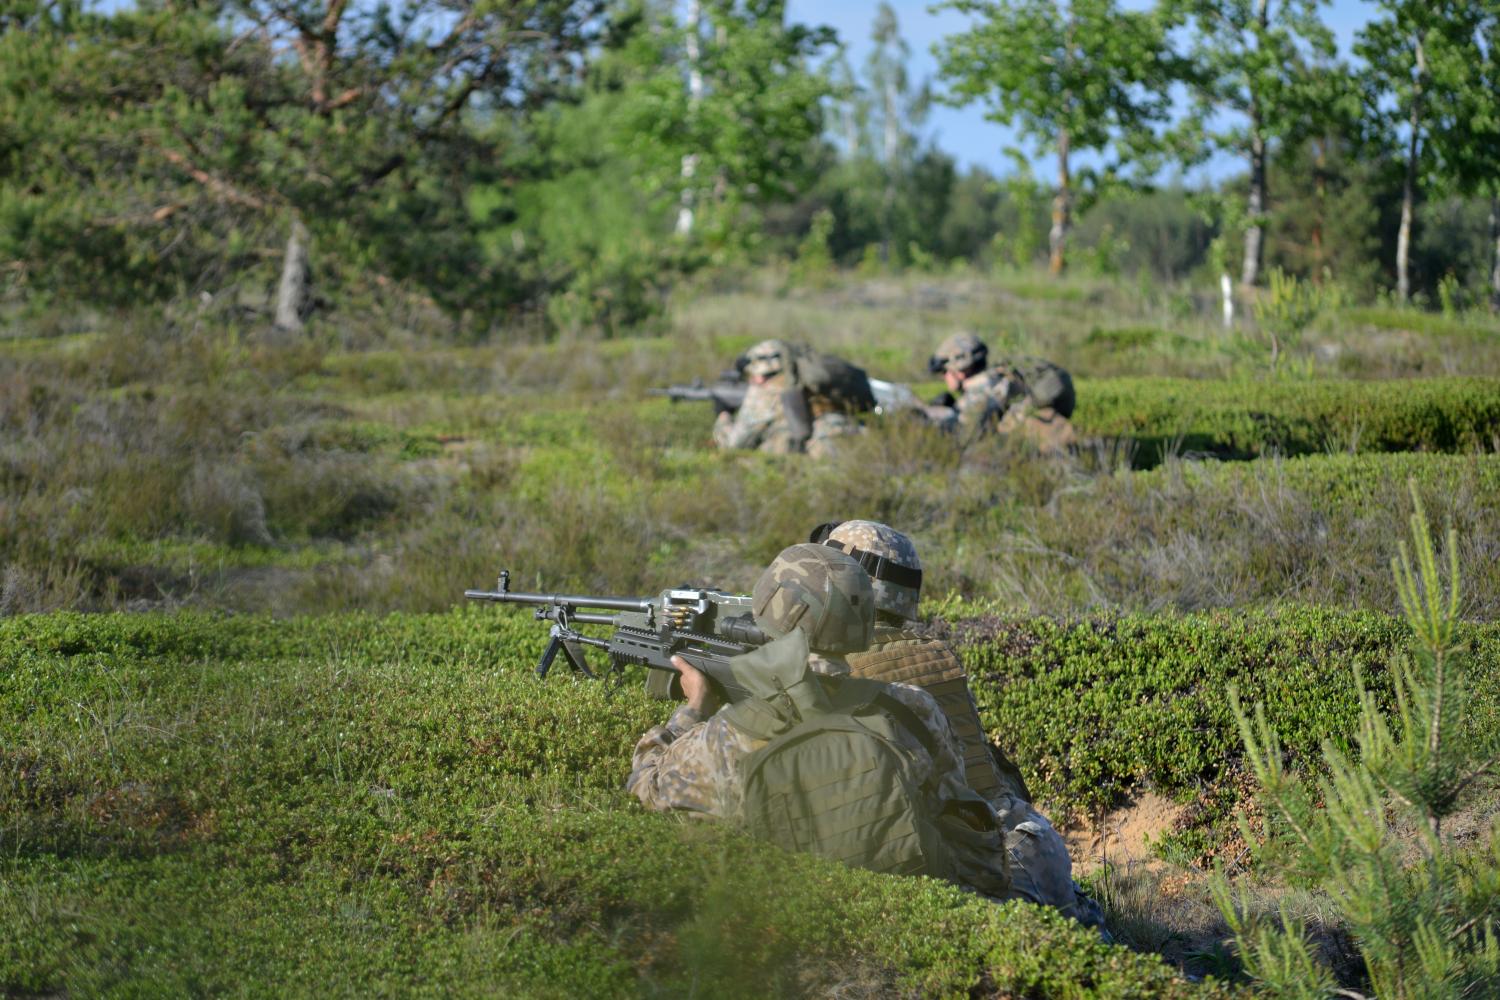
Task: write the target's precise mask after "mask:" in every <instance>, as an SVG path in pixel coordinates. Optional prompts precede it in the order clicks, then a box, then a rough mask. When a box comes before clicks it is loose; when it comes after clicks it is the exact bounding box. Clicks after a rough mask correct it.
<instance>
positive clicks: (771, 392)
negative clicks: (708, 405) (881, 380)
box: [714, 340, 875, 456]
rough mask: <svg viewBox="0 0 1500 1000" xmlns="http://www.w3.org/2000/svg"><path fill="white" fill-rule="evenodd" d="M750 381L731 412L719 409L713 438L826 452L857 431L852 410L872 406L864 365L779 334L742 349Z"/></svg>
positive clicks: (783, 450)
mask: <svg viewBox="0 0 1500 1000" xmlns="http://www.w3.org/2000/svg"><path fill="white" fill-rule="evenodd" d="M744 360H745V365H744V373H745V377H746V379H747V380H748V381H749V383H750V385H749V388H748V389H747V390H746V391H745V399H744V402H743V403H742V404H741V405H740V407H739V410H738V411H736V412H734V413H729V412H722V411H721V412H720V413H719V415H718V418H717V419H716V420H715V423H714V443H715V444H717V445H718V446H719V447H721V448H748V449H757V450H760V451H767V452H771V453H773V454H779V455H787V454H793V453H797V452H806V453H807V454H809V455H813V456H819V455H823V454H826V453H828V451H829V450H830V449H831V448H832V447H833V446H834V442H835V441H836V440H837V439H838V438H840V437H843V436H845V435H848V434H857V433H859V431H860V429H861V428H860V424H859V421H858V420H856V419H855V414H858V413H868V412H870V411H872V410H874V409H875V395H874V392H873V390H872V389H871V388H870V380H869V378H868V377H867V376H866V375H865V373H864V371H863V369H860V368H857V367H855V366H854V365H851V364H849V363H848V362H847V361H844V360H842V359H840V358H834V357H829V356H827V355H823V354H817V353H815V352H814V351H812V350H810V349H809V348H806V347H803V346H801V345H796V344H789V343H787V342H786V341H784V340H765V341H761V342H760V343H759V344H756V345H755V346H754V347H752V348H750V350H748V351H746V352H745V357H744Z"/></svg>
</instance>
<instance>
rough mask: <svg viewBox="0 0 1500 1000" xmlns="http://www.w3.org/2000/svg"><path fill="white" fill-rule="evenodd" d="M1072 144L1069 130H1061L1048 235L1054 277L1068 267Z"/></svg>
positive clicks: (1071, 205) (1071, 208)
mask: <svg viewBox="0 0 1500 1000" xmlns="http://www.w3.org/2000/svg"><path fill="white" fill-rule="evenodd" d="M1071 142H1072V136H1070V135H1069V134H1068V130H1067V129H1061V130H1059V131H1058V133H1057V197H1055V198H1053V199H1052V229H1051V231H1050V232H1049V233H1048V234H1047V240H1048V244H1049V249H1050V251H1051V252H1050V254H1049V256H1048V259H1047V270H1048V271H1050V272H1051V273H1052V274H1053V275H1060V274H1062V273H1063V268H1064V267H1066V266H1067V260H1066V257H1065V254H1066V251H1067V244H1068V230H1069V229H1070V228H1072V225H1073V215H1072V212H1073V190H1072V187H1071V176H1070V175H1069V173H1068V153H1069V148H1070V145H1071Z"/></svg>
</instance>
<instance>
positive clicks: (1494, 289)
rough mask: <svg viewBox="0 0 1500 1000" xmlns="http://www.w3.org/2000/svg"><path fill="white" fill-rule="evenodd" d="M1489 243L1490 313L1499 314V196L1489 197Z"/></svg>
mask: <svg viewBox="0 0 1500 1000" xmlns="http://www.w3.org/2000/svg"><path fill="white" fill-rule="evenodd" d="M1490 243H1491V244H1492V245H1493V246H1494V248H1495V255H1494V257H1493V258H1492V259H1491V260H1490V312H1492V313H1500V194H1496V195H1492V196H1491V197H1490Z"/></svg>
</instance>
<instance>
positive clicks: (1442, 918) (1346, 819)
mask: <svg viewBox="0 0 1500 1000" xmlns="http://www.w3.org/2000/svg"><path fill="white" fill-rule="evenodd" d="M1412 500H1413V502H1414V505H1415V508H1416V509H1415V512H1414V513H1413V514H1412V518H1411V528H1412V548H1411V549H1410V550H1408V548H1407V547H1406V545H1405V544H1404V543H1403V544H1401V546H1400V554H1399V556H1397V557H1396V558H1393V559H1392V560H1391V569H1392V573H1393V574H1394V576H1395V579H1396V588H1397V593H1398V595H1399V597H1400V601H1401V607H1402V610H1403V611H1404V612H1405V615H1406V619H1407V621H1408V622H1409V623H1410V625H1411V628H1412V632H1413V635H1414V642H1413V649H1412V651H1411V653H1410V654H1409V655H1406V656H1402V657H1400V658H1398V659H1397V660H1396V661H1395V662H1394V663H1393V664H1392V678H1393V681H1394V687H1395V695H1396V704H1395V711H1394V712H1393V713H1391V714H1390V715H1389V716H1388V715H1387V714H1386V713H1385V712H1383V711H1381V709H1380V706H1379V704H1378V702H1377V699H1376V696H1375V695H1374V694H1373V693H1372V692H1371V691H1370V690H1369V689H1367V688H1366V687H1365V685H1364V680H1363V678H1361V677H1360V676H1359V675H1358V674H1357V673H1356V676H1355V683H1356V685H1357V686H1358V689H1359V699H1360V706H1361V712H1360V722H1359V731H1358V733H1357V734H1356V740H1355V742H1356V744H1357V747H1358V753H1357V755H1356V754H1350V753H1346V752H1344V751H1343V750H1340V749H1338V748H1337V747H1335V746H1334V745H1333V743H1332V742H1325V744H1324V746H1323V761H1324V764H1325V765H1326V772H1327V775H1326V777H1321V778H1318V779H1316V780H1312V779H1309V778H1308V777H1305V776H1302V775H1298V774H1293V773H1291V772H1288V771H1287V770H1285V769H1284V767H1283V764H1282V754H1281V746H1280V743H1279V741H1278V740H1277V737H1276V733H1275V732H1274V731H1273V730H1272V729H1271V727H1270V725H1269V723H1268V722H1267V721H1266V717H1265V712H1264V710H1263V708H1262V707H1261V706H1256V709H1255V716H1254V719H1253V720H1252V719H1251V718H1249V717H1248V716H1247V714H1246V713H1245V711H1244V710H1243V709H1242V707H1241V706H1240V703H1239V700H1238V698H1236V697H1234V695H1233V693H1231V703H1232V704H1233V707H1234V712H1235V716H1236V718H1237V719H1238V720H1239V725H1240V732H1241V735H1242V737H1243V739H1244V741H1245V747H1246V751H1247V756H1248V758H1249V760H1250V762H1251V766H1252V767H1253V768H1254V771H1255V776H1256V778H1257V779H1258V780H1259V782H1260V786H1261V796H1262V804H1263V807H1264V810H1265V815H1266V830H1265V834H1266V836H1265V841H1264V843H1263V845H1262V846H1261V848H1260V852H1261V856H1262V859H1263V861H1264V862H1266V863H1267V868H1268V870H1269V871H1270V872H1272V873H1276V874H1281V875H1284V876H1286V877H1288V878H1290V879H1293V880H1296V881H1305V882H1308V883H1311V884H1312V885H1313V886H1315V887H1316V888H1317V889H1318V890H1319V891H1320V892H1321V893H1323V894H1324V895H1326V897H1327V898H1328V900H1329V901H1330V902H1331V903H1332V905H1333V907H1334V909H1335V911H1336V912H1337V914H1338V919H1339V920H1340V921H1341V922H1342V924H1343V925H1344V927H1345V928H1346V929H1347V930H1348V932H1349V933H1350V935H1351V937H1352V939H1353V941H1354V943H1355V944H1356V946H1357V947H1358V949H1359V954H1360V958H1361V960H1362V962H1363V965H1364V978H1365V980H1366V982H1364V983H1361V984H1354V985H1357V986H1359V987H1360V988H1361V989H1364V990H1367V991H1368V992H1369V993H1370V994H1371V995H1373V996H1375V997H1379V998H1381V1000H1398V998H1400V1000H1407V998H1413V1000H1414V998H1440V997H1442V998H1448V997H1452V998H1459V997H1469V996H1474V997H1478V996H1494V995H1496V992H1497V990H1500V935H1497V933H1496V928H1495V917H1494V914H1495V908H1496V906H1497V905H1500V837H1497V836H1496V834H1497V832H1500V830H1497V829H1496V828H1494V827H1492V828H1491V830H1490V833H1489V836H1488V843H1487V844H1486V845H1485V846H1484V847H1483V848H1481V849H1478V850H1476V849H1474V848H1472V847H1463V846H1460V845H1459V844H1457V843H1455V842H1454V840H1453V839H1452V838H1451V837H1447V836H1445V835H1444V829H1443V824H1444V820H1445V819H1446V818H1448V817H1450V816H1452V815H1453V814H1454V813H1455V812H1456V811H1457V810H1458V809H1459V808H1460V807H1461V805H1463V804H1464V802H1465V798H1466V796H1468V795H1470V794H1471V793H1473V792H1474V791H1476V789H1477V787H1478V786H1479V785H1480V783H1481V782H1482V781H1483V779H1486V778H1487V777H1489V776H1490V775H1491V773H1492V772H1493V770H1494V768H1495V767H1496V765H1497V764H1500V756H1497V748H1500V740H1497V738H1496V734H1495V733H1494V732H1493V731H1488V732H1486V731H1483V730H1482V727H1479V726H1474V725H1470V724H1469V722H1470V721H1471V720H1470V715H1469V713H1470V709H1471V707H1473V699H1472V695H1473V691H1474V687H1473V682H1472V678H1471V677H1470V675H1469V672H1468V661H1467V658H1466V656H1465V655H1464V653H1463V650H1462V648H1461V646H1460V643H1459V639H1458V614H1459V582H1458V539H1457V534H1456V532H1454V531H1453V530H1451V529H1450V530H1449V532H1448V534H1447V539H1446V543H1445V545H1444V549H1445V554H1446V556H1447V563H1448V566H1447V577H1448V579H1447V582H1446V585H1445V584H1444V581H1443V580H1442V574H1441V573H1440V572H1439V568H1438V565H1439V563H1438V554H1437V551H1436V549H1435V547H1434V545H1433V542H1432V538H1431V536H1430V533H1429V531H1428V525H1427V518H1426V514H1425V512H1424V511H1423V508H1422V503H1421V500H1420V498H1419V497H1418V496H1417V492H1416V488H1415V485H1413V487H1412ZM1247 833H1248V831H1247ZM1216 894H1217V896H1218V901H1219V906H1220V909H1221V910H1222V911H1223V913H1224V917H1225V919H1226V920H1227V921H1228V923H1229V925H1230V929H1231V931H1232V932H1233V934H1234V938H1235V943H1236V946H1237V947H1238V949H1239V953H1240V957H1241V959H1242V961H1243V962H1244V966H1245V970H1246V972H1247V973H1248V974H1249V975H1250V976H1251V977H1252V978H1253V979H1255V980H1257V981H1258V982H1259V983H1260V984H1261V985H1262V986H1263V987H1265V988H1267V989H1268V991H1269V992H1270V993H1271V994H1272V995H1275V996H1284V997H1325V996H1330V995H1333V994H1335V993H1336V992H1337V993H1338V994H1339V995H1343V996H1355V997H1357V996H1360V994H1359V993H1355V992H1354V991H1353V990H1349V989H1345V990H1336V988H1335V982H1334V977H1333V974H1332V972H1331V971H1330V970H1329V969H1328V968H1327V967H1326V966H1325V965H1324V964H1323V963H1322V962H1321V961H1320V959H1319V958H1318V956H1317V955H1316V953H1315V950H1314V948H1313V947H1312V945H1311V944H1310V943H1309V942H1308V940H1307V939H1306V937H1305V934H1304V928H1303V926H1302V925H1301V923H1300V922H1299V921H1298V920H1297V919H1296V918H1295V917H1293V916H1292V915H1291V914H1289V913H1288V912H1286V911H1285V910H1283V911H1282V912H1281V914H1280V915H1279V917H1277V918H1271V919H1267V918H1264V917H1257V916H1254V915H1251V914H1250V913H1249V912H1248V910H1247V908H1246V906H1245V905H1244V903H1243V900H1239V899H1236V898H1235V894H1234V893H1233V891H1232V890H1231V889H1230V887H1229V885H1228V884H1227V882H1226V881H1224V880H1223V879H1222V878H1220V880H1219V881H1218V883H1217V886H1216Z"/></svg>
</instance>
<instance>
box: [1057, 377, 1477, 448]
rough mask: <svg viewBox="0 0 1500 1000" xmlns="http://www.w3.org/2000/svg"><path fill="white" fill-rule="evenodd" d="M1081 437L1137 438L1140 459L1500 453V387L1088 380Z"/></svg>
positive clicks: (1083, 387) (1077, 420)
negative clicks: (1499, 432)
mask: <svg viewBox="0 0 1500 1000" xmlns="http://www.w3.org/2000/svg"><path fill="white" fill-rule="evenodd" d="M1078 398H1079V401H1080V402H1079V406H1078V411H1077V412H1076V413H1075V414H1074V415H1073V422H1074V424H1075V425H1076V426H1077V427H1078V430H1079V433H1080V434H1090V435H1105V436H1125V437H1130V438H1132V439H1134V441H1135V442H1136V445H1137V448H1138V449H1139V450H1138V451H1137V453H1136V461H1137V462H1138V463H1141V464H1147V465H1152V464H1155V463H1156V462H1157V461H1159V460H1160V458H1161V456H1162V455H1164V454H1166V453H1167V452H1168V451H1170V450H1172V449H1177V450H1180V451H1183V452H1193V453H1207V454H1212V455H1218V456H1221V457H1226V458H1229V457H1239V458H1244V457H1251V456H1254V455H1264V454H1268V453H1270V452H1273V451H1275V452H1279V453H1281V454H1284V455H1299V454H1307V453H1310V452H1319V451H1324V450H1326V449H1328V448H1329V446H1330V445H1339V444H1342V445H1345V446H1347V447H1349V448H1357V449H1358V450H1362V451H1469V450H1473V449H1476V448H1478V449H1482V450H1489V449H1491V448H1493V447H1495V442H1494V441H1493V440H1492V439H1491V438H1492V435H1493V434H1494V428H1495V427H1496V426H1497V424H1496V421H1497V420H1500V383H1496V382H1495V381H1494V380H1491V379H1461V378H1454V379H1433V380H1421V379H1416V380H1401V381H1389V382H1349V381H1333V380H1326V379H1325V380H1304V381H1297V382H1271V383H1260V382H1248V381H1244V382H1222V383H1217V384H1212V385H1210V384H1206V383H1203V382H1190V381H1186V380H1177V379H1099V380H1093V381H1089V380H1080V381H1079V389H1078Z"/></svg>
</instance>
